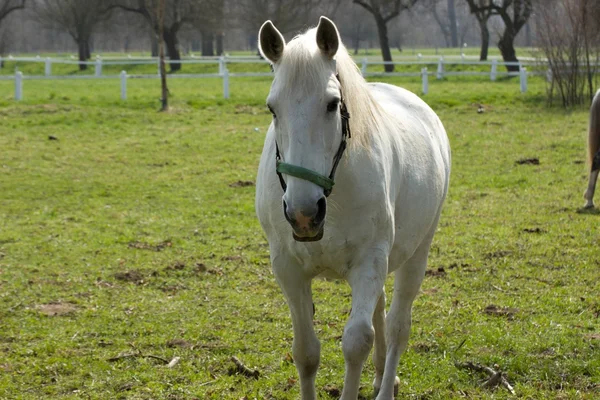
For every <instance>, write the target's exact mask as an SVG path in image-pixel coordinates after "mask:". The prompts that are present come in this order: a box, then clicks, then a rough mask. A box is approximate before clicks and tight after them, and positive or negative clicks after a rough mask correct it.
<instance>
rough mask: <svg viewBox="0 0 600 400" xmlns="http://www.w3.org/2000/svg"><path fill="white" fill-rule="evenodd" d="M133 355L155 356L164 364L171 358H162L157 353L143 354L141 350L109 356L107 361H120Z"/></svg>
mask: <svg viewBox="0 0 600 400" xmlns="http://www.w3.org/2000/svg"><path fill="white" fill-rule="evenodd" d="M132 357H142V358H143V357H146V358H154V359H155V360H159V361H162V362H163V363H164V364H169V360H165V359H164V358H162V357H159V356H155V355H152V354H142V353H141V352H140V351H137V352H135V353H125V354H119V355H118V356H115V357H111V358H109V359H108V360H106V361H109V362H113V361H119V360H122V359H124V358H132Z"/></svg>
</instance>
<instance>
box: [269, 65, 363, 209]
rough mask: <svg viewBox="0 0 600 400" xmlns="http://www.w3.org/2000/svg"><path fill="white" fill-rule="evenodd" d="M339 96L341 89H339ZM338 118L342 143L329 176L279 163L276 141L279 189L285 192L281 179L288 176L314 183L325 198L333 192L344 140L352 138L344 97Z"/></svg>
mask: <svg viewBox="0 0 600 400" xmlns="http://www.w3.org/2000/svg"><path fill="white" fill-rule="evenodd" d="M336 78H337V79H338V81H339V80H340V77H339V75H336ZM340 95H342V93H341V89H340ZM340 117H341V120H342V141H341V142H340V147H339V148H338V150H337V152H336V153H335V156H333V166H332V167H331V172H330V173H329V176H328V177H327V176H325V175H321V174H319V173H318V172H315V171H313V170H310V169H308V168H304V167H301V166H299V165H293V164H288V163H284V162H283V161H281V154H280V153H279V146H278V145H277V140H276V141H275V171H276V172H277V176H278V177H279V183H280V184H281V188H282V189H283V191H284V192H285V190H286V189H287V185H286V183H285V180H284V179H283V175H282V174H286V175H290V176H293V177H295V178H300V179H304V180H305V181H309V182H312V183H314V184H315V185H317V186H320V187H322V188H323V189H324V192H323V193H324V194H325V197H329V195H330V194H331V191H332V190H333V185H334V184H335V181H334V178H335V170H336V169H337V167H338V164H339V163H340V160H341V159H342V156H343V155H344V150H346V139H349V138H351V137H352V134H351V132H350V113H349V112H348V109H347V108H346V103H345V102H344V96H343V95H342V96H341V100H340Z"/></svg>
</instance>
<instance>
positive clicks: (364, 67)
mask: <svg viewBox="0 0 600 400" xmlns="http://www.w3.org/2000/svg"><path fill="white" fill-rule="evenodd" d="M368 64H369V61H368V60H367V59H366V58H363V60H362V68H361V70H360V72H361V74H362V76H363V77H365V76H367V65H368Z"/></svg>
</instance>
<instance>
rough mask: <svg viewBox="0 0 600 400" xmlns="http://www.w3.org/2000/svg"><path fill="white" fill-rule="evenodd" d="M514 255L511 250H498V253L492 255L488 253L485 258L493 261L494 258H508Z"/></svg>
mask: <svg viewBox="0 0 600 400" xmlns="http://www.w3.org/2000/svg"><path fill="white" fill-rule="evenodd" d="M511 254H512V251H509V250H498V251H494V252H492V253H487V254H486V255H485V256H484V258H485V259H486V260H491V259H492V258H504V257H507V256H510V255H511Z"/></svg>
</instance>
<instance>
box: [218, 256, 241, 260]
mask: <svg viewBox="0 0 600 400" xmlns="http://www.w3.org/2000/svg"><path fill="white" fill-rule="evenodd" d="M241 259H242V256H225V257H221V260H222V261H239V260H241Z"/></svg>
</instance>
